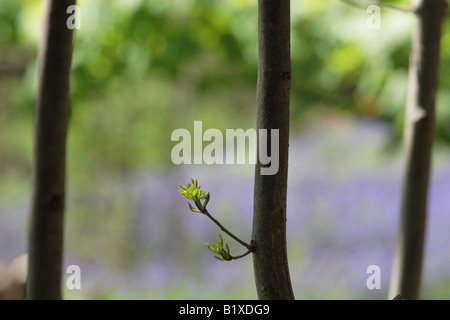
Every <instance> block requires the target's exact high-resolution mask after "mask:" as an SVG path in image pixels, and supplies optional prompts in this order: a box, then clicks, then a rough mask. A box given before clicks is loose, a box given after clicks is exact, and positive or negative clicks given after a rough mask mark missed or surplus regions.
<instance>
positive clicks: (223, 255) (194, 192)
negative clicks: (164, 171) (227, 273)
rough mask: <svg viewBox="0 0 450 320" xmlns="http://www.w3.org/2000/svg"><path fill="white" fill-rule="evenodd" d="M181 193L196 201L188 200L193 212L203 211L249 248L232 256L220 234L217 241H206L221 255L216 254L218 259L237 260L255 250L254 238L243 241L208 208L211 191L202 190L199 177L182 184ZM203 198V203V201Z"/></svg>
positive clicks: (213, 250)
mask: <svg viewBox="0 0 450 320" xmlns="http://www.w3.org/2000/svg"><path fill="white" fill-rule="evenodd" d="M178 192H179V193H181V195H182V196H183V197H185V198H187V199H189V200H192V201H194V204H195V207H193V206H192V205H191V203H189V202H188V206H189V209H190V210H191V211H192V212H198V213H202V214H204V215H205V216H207V217H208V218H209V219H211V220H212V221H213V222H214V223H215V224H216V225H217V226H219V228H220V229H221V230H222V231H223V232H225V233H226V234H228V235H229V236H230V237H232V238H233V239H234V240H236V241H237V242H239V243H240V244H241V245H242V246H244V247H245V248H246V249H247V252H245V253H244V254H241V255H238V256H232V255H231V254H230V248H229V247H228V244H225V248H224V247H223V239H222V236H221V235H220V234H219V240H216V243H206V246H207V247H208V249H209V250H211V251H212V252H214V253H215V254H218V255H219V256H220V257H219V256H215V258H216V259H218V260H222V261H231V260H236V259H239V258H242V257H245V256H246V255H248V254H249V253H251V252H253V251H255V246H256V245H255V242H254V241H253V240H252V241H250V243H246V242H245V241H242V240H241V239H239V238H238V237H237V236H235V235H234V234H233V233H232V232H230V231H229V230H228V229H227V228H225V227H224V226H223V225H222V224H221V223H220V222H219V221H217V220H216V219H215V218H214V217H213V216H212V215H211V214H210V213H209V212H208V210H207V209H206V205H207V204H208V202H209V199H210V193H209V192H208V193H207V192H206V190H201V187H200V186H199V185H198V181H197V179H195V180H194V179H192V178H191V183H189V182H188V183H186V185H185V186H184V185H181V184H180V190H178ZM201 200H203V203H202V201H201Z"/></svg>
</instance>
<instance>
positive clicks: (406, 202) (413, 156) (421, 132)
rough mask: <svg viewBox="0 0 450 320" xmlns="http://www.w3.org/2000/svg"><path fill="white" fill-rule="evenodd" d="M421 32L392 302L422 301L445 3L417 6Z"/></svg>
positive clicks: (414, 57) (415, 42)
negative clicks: (399, 296)
mask: <svg viewBox="0 0 450 320" xmlns="http://www.w3.org/2000/svg"><path fill="white" fill-rule="evenodd" d="M412 2H413V5H415V8H414V9H415V14H416V16H415V26H414V31H413V38H412V51H411V58H410V66H409V84H408V87H409V88H408V99H407V107H406V121H405V132H404V156H405V172H404V180H403V195H402V197H403V198H402V210H401V222H400V230H399V236H398V239H397V248H396V255H395V260H394V268H393V273H392V278H391V284H390V289H389V297H390V298H392V297H394V296H396V295H397V294H401V295H402V297H404V298H405V299H418V298H419V292H420V282H421V273H422V261H423V248H424V241H425V240H424V239H425V230H426V216H427V197H428V184H429V176H430V162H431V153H432V145H433V137H434V125H435V97H436V94H437V90H438V73H439V50H440V39H441V27H442V23H443V19H444V16H445V12H446V8H447V5H446V3H445V1H444V0H420V1H412Z"/></svg>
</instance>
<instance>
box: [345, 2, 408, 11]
mask: <svg viewBox="0 0 450 320" xmlns="http://www.w3.org/2000/svg"><path fill="white" fill-rule="evenodd" d="M340 1H342V2H345V3H347V4H350V5H352V6H355V7H358V8H367V7H369V6H371V5H376V6H380V7H385V8H390V9H394V10H397V11H401V12H408V13H411V12H412V13H414V10H413V9H412V8H402V7H398V6H396V5H393V4H390V3H385V2H379V1H373V2H361V1H354V0H340Z"/></svg>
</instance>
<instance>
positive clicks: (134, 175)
mask: <svg viewBox="0 0 450 320" xmlns="http://www.w3.org/2000/svg"><path fill="white" fill-rule="evenodd" d="M391 140H392V133H391V131H390V127H389V126H388V125H386V124H384V123H382V122H379V121H373V120H357V121H356V120H345V121H343V120H339V121H337V123H334V122H333V121H332V120H330V121H329V122H326V123H322V124H318V125H314V126H311V128H308V129H302V130H300V131H295V133H293V135H292V137H291V142H290V163H289V181H288V204H287V241H288V254H289V262H290V274H291V278H292V283H293V289H294V292H295V296H296V298H297V299H385V298H386V297H387V291H388V285H389V278H390V273H391V269H392V262H393V255H394V249H395V239H396V234H397V229H398V221H399V208H400V190H401V176H402V155H401V146H396V147H395V148H389V145H390V144H389V142H390V141H391ZM191 177H192V178H197V179H198V181H199V184H200V185H201V186H202V188H203V189H207V190H208V191H209V192H210V194H211V200H210V202H209V204H208V209H209V211H210V213H211V214H212V215H214V216H215V217H216V218H217V219H218V220H219V221H221V223H222V224H223V225H225V226H226V227H227V228H228V229H231V230H233V232H234V233H235V234H237V235H238V236H239V237H240V238H242V239H243V240H248V241H250V237H251V228H252V210H253V179H254V168H253V167H252V166H251V165H182V166H175V165H169V166H168V167H167V168H161V169H154V170H150V171H149V170H148V169H145V170H136V171H134V172H127V173H115V174H111V175H109V176H108V177H103V176H99V177H97V176H96V175H95V174H93V175H92V179H91V183H90V184H88V185H86V186H83V188H77V189H75V188H70V187H69V195H68V201H67V202H68V203H67V218H66V239H65V241H66V248H67V250H66V255H65V260H64V264H65V266H66V267H67V266H69V265H72V264H76V265H79V266H80V268H81V285H82V288H81V290H68V289H67V290H66V292H65V297H66V298H67V299H115V298H120V299H255V298H256V293H255V285H254V280H253V269H252V268H253V266H252V259H251V256H247V257H245V258H243V259H240V260H237V261H231V262H224V261H218V260H216V259H214V255H213V254H212V253H211V252H210V251H209V250H208V249H207V247H206V246H205V243H206V242H213V241H214V240H215V239H217V238H218V235H219V233H221V234H222V236H223V238H224V241H225V242H227V243H229V245H230V248H231V253H232V254H234V255H238V254H240V253H243V252H245V250H244V248H243V247H240V246H239V245H238V244H236V243H235V242H234V241H233V239H230V238H229V237H228V236H227V235H225V234H223V233H222V232H221V231H220V230H219V229H218V227H217V226H216V225H214V224H213V223H212V222H211V221H210V220H209V219H207V218H206V217H205V216H203V215H201V214H200V213H193V212H191V211H190V210H189V208H188V206H187V200H186V199H185V198H183V197H181V195H180V194H179V193H178V192H177V190H178V189H179V184H180V183H181V184H185V183H186V182H188V181H189V180H190V178H191ZM449 194H450V152H448V151H446V150H440V151H436V156H435V158H434V160H433V175H432V179H431V186H430V202H429V216H428V218H429V221H428V226H427V239H426V252H425V263H424V273H423V281H422V282H423V291H422V297H423V298H425V299H427V298H436V299H448V298H450V290H445V287H450V268H448V265H449V264H450V253H449V250H450V249H449V248H448V244H449V243H450V233H449V231H450V197H449ZM267 196H270V195H267ZM7 200H8V201H6V200H5V199H2V201H0V260H1V261H9V260H11V259H13V258H14V257H15V256H18V255H20V254H22V253H24V252H26V247H27V245H26V240H25V236H26V230H27V215H28V210H29V195H28V193H26V192H25V193H23V194H22V196H20V197H18V196H16V197H14V198H11V199H7ZM371 265H377V266H379V267H380V270H381V289H373V290H369V289H368V288H367V286H366V280H367V278H368V277H369V276H370V274H368V273H367V267H369V266H371ZM446 284H447V285H446ZM447 292H449V293H447Z"/></svg>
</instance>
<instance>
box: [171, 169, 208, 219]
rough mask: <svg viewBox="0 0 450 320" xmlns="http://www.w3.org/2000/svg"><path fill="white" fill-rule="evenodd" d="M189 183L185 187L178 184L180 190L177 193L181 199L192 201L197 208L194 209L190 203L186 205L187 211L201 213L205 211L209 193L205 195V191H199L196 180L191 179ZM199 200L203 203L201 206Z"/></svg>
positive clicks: (199, 187)
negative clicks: (187, 206)
mask: <svg viewBox="0 0 450 320" xmlns="http://www.w3.org/2000/svg"><path fill="white" fill-rule="evenodd" d="M191 182H192V183H189V182H188V183H186V185H185V186H184V185H182V184H180V189H179V190H178V192H179V193H181V195H182V196H183V197H185V198H187V199H189V200H193V201H194V203H195V205H196V206H197V208H194V207H193V206H192V205H191V204H190V203H188V205H189V209H190V210H191V211H193V212H202V213H203V212H204V211H205V210H206V205H207V204H208V202H209V198H210V195H209V192H208V193H206V190H202V189H201V186H199V185H198V181H197V179H195V180H194V179H192V178H191ZM200 200H205V201H204V202H203V204H202V203H201V201H200Z"/></svg>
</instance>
